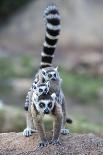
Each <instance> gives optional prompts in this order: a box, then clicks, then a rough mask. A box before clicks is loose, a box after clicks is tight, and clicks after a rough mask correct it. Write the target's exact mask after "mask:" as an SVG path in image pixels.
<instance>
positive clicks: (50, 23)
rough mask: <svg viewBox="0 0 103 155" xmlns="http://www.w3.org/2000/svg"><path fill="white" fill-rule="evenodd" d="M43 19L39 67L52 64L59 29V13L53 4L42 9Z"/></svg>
mask: <svg viewBox="0 0 103 155" xmlns="http://www.w3.org/2000/svg"><path fill="white" fill-rule="evenodd" d="M44 20H45V22H46V34H45V42H44V44H43V52H42V53H41V65H40V68H45V67H50V66H51V65H52V59H53V57H54V51H55V48H56V45H57V41H58V37H59V33H60V29H61V25H60V14H59V12H58V9H57V7H56V6H55V5H54V4H51V5H49V6H48V7H47V8H46V10H45V11H44Z"/></svg>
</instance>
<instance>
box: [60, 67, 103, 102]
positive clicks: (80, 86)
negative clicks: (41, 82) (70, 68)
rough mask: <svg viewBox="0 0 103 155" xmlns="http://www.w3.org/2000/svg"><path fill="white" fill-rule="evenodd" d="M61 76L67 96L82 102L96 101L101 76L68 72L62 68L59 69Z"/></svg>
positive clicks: (102, 81) (102, 83) (101, 81)
mask: <svg viewBox="0 0 103 155" xmlns="http://www.w3.org/2000/svg"><path fill="white" fill-rule="evenodd" d="M61 76H62V78H63V88H64V91H65V93H66V94H67V95H68V96H69V97H73V98H74V99H76V100H78V101H80V102H83V103H87V102H88V103H90V102H91V103H93V102H95V103H96V102H97V101H98V97H97V91H98V90H99V89H100V88H103V78H99V77H98V78H95V77H92V76H86V75H81V74H74V73H70V72H69V73H68V72H66V71H65V70H63V69H61Z"/></svg>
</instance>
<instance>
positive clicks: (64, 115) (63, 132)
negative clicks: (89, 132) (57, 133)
mask: <svg viewBox="0 0 103 155" xmlns="http://www.w3.org/2000/svg"><path fill="white" fill-rule="evenodd" d="M62 113H63V119H62V125H61V134H63V135H66V134H69V129H66V128H65V124H66V119H67V115H66V107H65V98H64V97H63V99H62Z"/></svg>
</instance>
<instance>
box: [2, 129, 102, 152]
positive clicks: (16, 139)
mask: <svg viewBox="0 0 103 155" xmlns="http://www.w3.org/2000/svg"><path fill="white" fill-rule="evenodd" d="M47 136H48V137H50V136H51V135H50V134H47ZM38 141H39V137H38V134H37V133H35V134H34V135H33V136H31V137H30V138H26V137H23V135H22V133H14V132H11V133H1V134H0V155H24V154H25V155H48V154H49V155H103V139H102V138H99V137H97V136H96V135H94V134H91V133H90V134H73V135H67V136H60V141H61V143H62V144H61V145H60V146H54V145H52V144H50V145H48V146H47V147H44V148H42V149H40V148H37V144H38Z"/></svg>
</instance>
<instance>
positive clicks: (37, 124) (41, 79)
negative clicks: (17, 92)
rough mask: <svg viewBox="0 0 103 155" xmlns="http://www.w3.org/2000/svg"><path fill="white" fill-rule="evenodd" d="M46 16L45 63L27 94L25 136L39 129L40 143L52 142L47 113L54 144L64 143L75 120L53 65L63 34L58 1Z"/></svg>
mask: <svg viewBox="0 0 103 155" xmlns="http://www.w3.org/2000/svg"><path fill="white" fill-rule="evenodd" d="M44 19H45V22H46V23H45V24H46V34H45V42H44V44H43V52H42V53H41V56H42V59H41V65H40V69H39V70H38V72H37V74H36V75H35V79H34V82H33V84H32V87H31V88H30V90H29V91H28V94H27V97H26V102H25V110H26V111H27V128H26V129H25V130H24V131H23V135H25V136H30V135H31V134H32V132H33V131H34V132H35V131H37V132H38V134H39V136H40V139H41V142H40V145H39V146H46V145H47V144H48V140H47V138H46V135H45V130H44V126H43V116H44V115H45V114H46V115H51V116H52V117H53V118H54V121H53V138H52V141H51V143H52V144H60V143H59V135H60V133H63V134H67V133H69V131H68V129H65V127H64V126H65V123H66V121H67V122H68V123H71V122H72V120H71V119H66V110H65V97H64V94H63V92H62V89H61V81H62V80H61V78H60V75H59V72H58V68H57V67H56V68H55V67H53V66H52V58H53V56H54V51H55V48H56V44H57V41H58V37H59V34H60V14H59V11H58V9H57V7H56V6H55V5H54V4H51V5H49V6H48V7H47V8H46V9H45V12H44ZM33 126H34V128H33Z"/></svg>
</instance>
